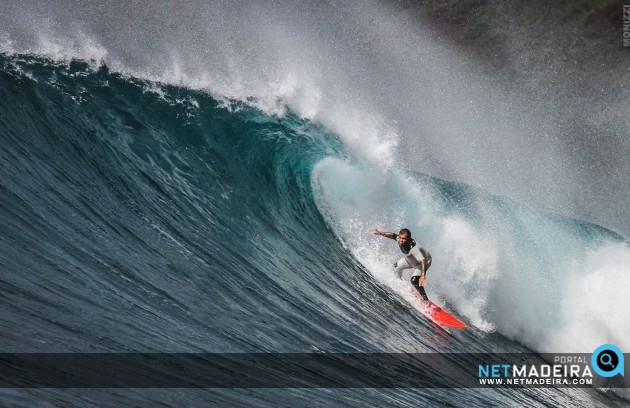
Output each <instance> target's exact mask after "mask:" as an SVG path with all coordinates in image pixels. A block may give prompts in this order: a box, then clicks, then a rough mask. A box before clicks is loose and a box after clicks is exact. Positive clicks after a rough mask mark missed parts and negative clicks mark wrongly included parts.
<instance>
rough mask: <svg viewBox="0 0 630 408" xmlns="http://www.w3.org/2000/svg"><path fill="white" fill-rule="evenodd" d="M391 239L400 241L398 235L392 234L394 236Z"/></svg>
mask: <svg viewBox="0 0 630 408" xmlns="http://www.w3.org/2000/svg"><path fill="white" fill-rule="evenodd" d="M390 238H391V239H398V234H396V233H392V236H391V237H390Z"/></svg>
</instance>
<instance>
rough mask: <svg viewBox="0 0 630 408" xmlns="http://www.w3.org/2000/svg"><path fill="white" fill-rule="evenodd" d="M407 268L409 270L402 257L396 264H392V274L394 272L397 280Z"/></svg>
mask: <svg viewBox="0 0 630 408" xmlns="http://www.w3.org/2000/svg"><path fill="white" fill-rule="evenodd" d="M407 268H411V266H409V263H408V262H407V260H406V259H405V257H404V256H403V257H402V258H400V259H399V260H398V262H396V263H395V264H394V272H396V276H397V277H398V279H400V278H401V277H402V271H403V269H407Z"/></svg>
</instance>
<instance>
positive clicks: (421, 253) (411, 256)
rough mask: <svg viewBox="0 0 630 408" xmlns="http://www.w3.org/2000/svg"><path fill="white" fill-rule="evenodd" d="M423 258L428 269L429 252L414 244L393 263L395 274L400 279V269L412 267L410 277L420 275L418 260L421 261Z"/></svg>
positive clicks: (429, 263) (429, 262) (429, 264)
mask: <svg viewBox="0 0 630 408" xmlns="http://www.w3.org/2000/svg"><path fill="white" fill-rule="evenodd" d="M423 259H426V260H427V270H428V269H429V266H431V254H430V253H429V251H428V250H427V249H426V248H423V247H421V246H419V245H416V246H414V247H413V248H411V249H410V250H409V252H408V253H407V254H405V256H403V257H402V258H400V259H399V260H398V262H396V264H395V265H394V270H395V272H396V276H398V278H399V279H400V278H401V277H402V271H403V270H404V269H409V268H413V269H414V271H413V274H412V275H411V276H412V277H413V276H421V275H422V270H421V269H420V265H421V264H420V262H422V260H423Z"/></svg>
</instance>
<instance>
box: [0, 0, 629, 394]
mask: <svg viewBox="0 0 630 408" xmlns="http://www.w3.org/2000/svg"><path fill="white" fill-rule="evenodd" d="M240 6H241V7H239V8H238V9H236V8H234V7H233V3H232V2H225V3H216V4H213V5H212V6H209V5H204V4H195V3H194V2H190V3H186V4H177V5H168V4H162V3H154V2H150V1H140V2H133V3H128V2H101V3H94V4H92V3H88V2H65V1H58V2H57V1H53V2H39V1H33V2H30V3H29V2H27V3H19V4H18V3H12V2H5V3H3V4H2V5H1V6H0V53H1V54H0V63H1V64H0V66H1V68H2V70H1V75H2V77H0V79H1V81H2V82H1V83H0V86H1V88H0V89H1V91H2V95H3V98H2V99H3V100H2V101H1V103H2V105H0V107H1V110H2V115H1V116H0V134H1V135H2V137H3V140H4V141H5V143H4V147H3V150H2V152H1V153H2V156H1V157H0V165H1V166H2V167H1V169H0V170H1V171H2V183H1V184H0V187H1V188H2V192H3V195H2V200H1V201H0V205H1V206H2V209H3V210H2V219H1V221H0V222H1V226H2V231H3V233H2V234H1V235H0V239H1V240H2V244H3V248H4V249H3V252H2V254H1V256H2V259H3V264H4V267H3V272H2V277H1V278H2V279H1V282H0V284H1V285H2V293H3V300H2V308H3V311H4V312H3V318H2V325H3V326H4V327H7V328H9V330H7V331H4V332H3V333H4V334H3V341H2V342H3V345H4V351H25V350H28V351H103V350H107V351H111V350H114V351H138V350H141V351H147V350H148V351H159V352H164V351H193V352H194V351H220V352H225V351H282V352H287V351H291V352H303V351H308V352H318V351H357V350H360V351H393V352H418V351H419V352H425V351H431V352H442V353H447V354H448V353H450V352H473V351H481V352H502V351H527V350H529V349H531V350H534V351H538V352H546V351H548V352H590V351H591V350H592V349H594V348H595V347H596V346H598V345H599V344H602V343H614V344H617V345H618V346H620V347H621V348H622V349H630V343H629V341H630V340H629V339H630V325H629V324H628V323H627V319H626V316H625V315H624V311H627V310H629V309H630V304H629V303H628V300H627V299H628V298H627V297H626V296H625V292H624V290H625V288H627V287H628V286H629V284H630V281H628V279H629V277H630V275H629V274H628V267H627V265H628V264H629V263H628V261H630V250H629V248H628V242H627V238H625V237H624V235H620V234H618V233H621V234H625V235H626V236H627V233H628V231H630V226H629V224H628V220H629V218H628V217H627V214H626V212H627V209H626V207H627V206H625V203H627V202H628V194H629V192H630V188H628V187H629V186H628V178H627V174H628V169H629V168H630V167H629V161H628V157H630V155H628V154H627V153H630V148H629V146H628V139H627V137H626V135H627V129H628V128H630V124H629V122H628V120H629V119H628V116H627V115H626V114H625V113H626V112H628V111H629V109H628V107H629V99H628V93H627V92H626V91H625V90H624V89H623V88H622V87H621V84H623V81H624V80H625V79H624V78H627V75H628V72H629V71H628V70H626V69H625V67H626V66H627V65H628V61H627V59H622V60H619V61H617V62H615V64H616V65H615V68H614V72H616V73H621V75H620V77H619V79H618V82H616V80H604V79H603V78H604V77H605V76H606V73H605V72H604V71H601V70H599V68H597V66H595V65H597V64H595V63H594V65H593V66H586V67H585V68H584V70H575V69H571V70H569V71H563V70H564V68H565V67H569V66H571V64H572V63H573V62H574V61H575V58H577V57H575V56H572V55H564V54H562V55H561V56H559V57H553V56H554V55H555V54H554V53H555V52H557V51H558V50H557V49H556V48H555V46H554V45H550V46H549V48H547V49H545V52H546V53H547V54H548V55H549V58H547V57H541V56H540V55H538V54H536V53H537V52H539V50H536V49H528V48H519V47H518V46H517V45H518V44H522V43H527V41H528V38H530V36H531V35H533V34H532V30H534V31H535V28H536V27H535V26H531V27H530V26H528V25H525V26H524V27H523V28H522V29H521V30H520V31H519V32H516V33H515V32H512V31H510V30H503V31H501V30H499V34H500V35H499V37H500V38H501V40H497V43H496V44H494V45H497V47H498V48H501V47H499V43H501V44H503V45H505V44H504V42H503V41H505V42H507V43H509V44H511V45H512V47H507V48H505V47H503V48H502V51H501V52H503V54H502V55H503V56H504V57H505V55H506V54H507V55H508V59H507V60H506V61H504V62H506V64H507V65H509V66H511V67H512V68H514V69H515V71H514V72H512V73H511V74H510V75H507V74H506V73H505V72H498V73H497V72H496V71H494V69H495V68H496V67H495V68H493V67H488V66H486V65H483V64H482V63H480V62H479V57H478V56H475V55H471V54H475V53H474V52H472V51H470V50H468V52H463V51H462V48H461V47H459V46H458V45H457V44H453V43H452V42H451V41H449V38H448V36H447V35H446V34H445V33H444V32H441V31H439V30H436V28H435V26H434V25H432V24H430V23H429V22H428V21H430V19H427V20H425V17H427V15H430V12H433V11H435V10H432V9H431V5H428V6H426V8H422V7H419V8H417V9H413V8H412V9H406V8H405V7H402V6H401V7H398V6H391V5H383V4H381V3H377V2H356V3H355V2H343V3H329V4H327V5H325V6H322V5H320V4H309V3H300V4H297V3H290V4H286V3H284V2H267V3H260V2H243V3H240ZM488 8H489V9H488ZM525 8H526V9H527V10H529V11H528V12H530V13H533V11H532V10H531V9H529V8H527V7H525ZM484 10H485V11H486V12H487V13H486V14H484V17H483V18H481V20H480V21H482V22H486V21H487V20H484V18H486V19H489V22H490V23H492V22H496V21H503V20H505V19H508V20H509V15H508V11H506V10H505V9H504V8H502V6H496V7H494V8H493V6H486V9H484ZM414 13H419V15H420V17H419V16H418V15H416V14H414ZM534 15H535V13H534ZM488 16H491V17H488ZM492 16H493V17H492ZM475 18H478V17H475ZM543 20H544V19H543ZM573 33H574V34H575V31H573ZM556 35H557V36H558V39H559V41H560V42H562V41H561V40H562V38H564V37H562V34H561V33H556ZM591 46H592V45H589V44H586V45H584V46H583V49H584V50H587V49H588V50H591V49H592V48H590V47H591ZM506 49H507V50H508V51H509V52H507V51H506ZM498 52H499V51H498ZM602 52H604V51H602ZM510 55H511V56H512V57H513V59H512V57H509V56H510ZM611 55H618V54H611ZM574 57H575V58H574ZM615 58H616V57H615ZM500 59H501V58H499V60H500ZM541 61H542V62H541ZM548 62H551V63H552V64H555V65H556V66H557V72H556V71H554V70H553V69H551V68H549V67H547V63H548ZM543 65H544V66H545V67H544V69H543ZM538 68H540V70H537V69H538ZM611 69H612V68H611ZM528 70H530V71H531V72H540V74H539V75H538V74H536V73H533V74H532V73H526V72H525V71H528ZM508 71H509V69H508ZM528 72H529V71H528ZM554 72H555V73H554ZM563 72H570V77H569V78H563V75H562V73H563ZM537 75H538V76H537ZM587 79H588V80H590V81H591V82H589V84H588V86H586V85H585V86H584V88H583V89H582V90H578V91H575V92H574V91H572V90H571V85H570V84H571V83H579V82H580V81H586V80H587ZM511 80H514V81H512V82H510V81H511ZM617 85H618V86H619V87H617V88H616V86H617ZM594 89H601V94H599V93H597V94H596V93H594V92H595V91H593V90H594ZM543 90H547V91H548V92H543ZM597 92H599V91H597ZM567 112H571V115H570V117H567V116H566V115H565V114H566V113H567ZM560 117H562V118H563V119H562V120H559V118H560ZM586 125H588V126H586ZM576 129H578V130H576ZM579 129H582V130H579ZM582 131H583V133H582ZM584 137H586V138H587V139H588V141H586V142H584V143H583V138H584ZM543 210H544V211H543ZM580 220H586V221H580ZM589 221H590V222H589ZM593 223H594V224H593ZM598 224H599V225H598ZM600 225H601V226H600ZM373 226H376V227H379V228H380V229H384V230H397V229H398V228H401V227H408V228H410V229H411V230H412V232H413V233H414V235H415V236H416V237H417V239H418V240H419V241H420V242H421V243H422V244H423V245H425V246H427V247H428V248H429V249H430V250H431V252H432V254H433V256H434V264H433V266H432V268H431V270H430V272H429V276H428V279H429V288H428V291H429V295H430V296H431V297H432V298H433V299H436V301H437V302H438V303H439V304H442V305H445V306H447V307H448V308H449V309H450V310H452V311H453V312H455V313H456V314H457V315H458V316H460V317H462V318H463V319H464V320H466V322H468V323H469V324H470V325H471V328H470V329H469V330H466V331H464V332H454V333H449V332H445V333H442V332H438V334H436V331H435V328H434V327H432V326H431V325H430V324H429V323H428V322H427V320H426V319H424V318H423V317H422V316H421V315H420V314H418V313H417V310H416V307H417V303H416V300H415V298H414V297H413V296H412V295H411V291H410V286H409V284H408V277H407V276H406V275H405V276H404V279H403V280H402V281H400V280H397V279H395V278H394V275H393V273H392V271H391V265H392V262H393V261H394V260H395V259H397V258H398V257H399V253H397V248H396V246H395V244H394V243H393V241H389V240H384V239H378V238H377V237H374V236H372V235H371V234H368V233H367V229H368V228H370V227H373ZM602 226H603V227H602ZM605 227H606V228H605ZM607 228H611V229H614V230H616V231H617V232H613V231H612V230H611V229H607ZM573 391H575V393H573ZM590 391H591V390H572V393H567V394H565V393H563V392H560V391H558V390H535V391H534V392H532V393H530V392H529V391H528V392H523V393H520V392H517V393H515V394H514V395H512V394H510V395H500V394H499V393H493V392H490V393H486V392H483V391H479V390H466V393H465V395H466V397H461V396H460V395H457V394H456V393H455V394H453V393H449V392H447V391H444V393H443V394H440V395H441V397H443V400H444V401H449V402H450V403H453V404H456V405H457V404H463V403H464V401H467V399H469V398H476V399H479V401H493V402H494V403H496V404H503V405H505V404H515V403H517V402H522V401H527V402H530V403H532V402H533V403H536V401H538V403H540V401H553V402H555V403H556V404H557V405H570V404H571V403H572V402H575V401H578V403H581V404H582V405H585V406H588V405H593V404H606V405H612V406H614V405H615V404H617V403H618V401H617V400H615V397H614V396H608V395H606V396H602V395H600V394H598V393H595V392H590ZM234 395H235V394H229V393H228V395H227V396H226V397H225V398H227V400H229V401H232V402H233V403H247V404H252V405H255V404H256V402H259V400H258V399H257V398H251V399H247V398H244V397H243V396H242V395H238V396H236V397H235V396H234ZM435 395H437V394H431V393H427V392H418V393H417V394H416V393H414V392H410V393H407V394H400V395H397V394H395V393H392V394H388V393H386V392H385V393H384V394H382V395H379V396H378V397H379V398H382V400H383V401H388V402H392V401H394V402H396V403H399V404H403V405H411V404H415V403H417V402H418V401H420V402H425V403H431V402H432V401H434V400H435V399H434V398H435ZM48 397H50V396H48ZM281 397H282V396H278V395H274V397H273V398H271V399H270V400H272V401H279V400H280V398H281ZM294 397H295V400H297V401H300V398H303V397H302V396H301V394H300V392H297V394H294ZM329 397H330V401H332V402H331V403H335V404H339V405H344V404H349V405H352V403H349V402H347V401H345V400H344V397H343V395H342V393H339V394H334V395H331V396H329ZM352 397H353V398H357V399H356V400H355V403H357V404H360V403H361V402H363V403H367V402H373V401H372V400H371V399H370V398H369V397H368V396H365V395H363V396H358V395H357V394H353V395H352ZM390 397H391V398H392V399H391V400H390V399H389V398H390ZM64 398H65V397H64ZM112 398H113V399H111V400H109V401H110V403H111V404H115V401H116V399H115V398H114V397H112ZM231 398H234V399H231ZM260 398H261V399H262V400H265V397H264V393H263V396H262V397H260ZM18 399H19V398H18ZM213 401H214V400H213ZM357 401H358V402H357ZM74 403H75V404H76V403H77V401H74ZM25 405H28V403H26V404H25ZM174 405H177V404H174Z"/></svg>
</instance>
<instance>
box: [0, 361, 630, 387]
mask: <svg viewBox="0 0 630 408" xmlns="http://www.w3.org/2000/svg"><path fill="white" fill-rule="evenodd" d="M621 356H623V355H620V357H621ZM605 361H608V360H606V359H605ZM612 363H613V364H617V366H615V367H616V368H615V369H616V370H617V372H618V373H617V374H616V375H615V376H613V377H610V378H605V377H602V376H601V375H599V374H597V373H596V372H595V371H594V370H593V369H592V367H591V366H590V364H591V355H590V354H542V355H539V354H470V353H453V354H446V353H445V354H438V353H424V354H422V353H418V354H391V353H322V354H310V353H202V354H194V353H179V354H165V353H128V354H124V353H123V354H120V353H65V354H57V353H16V354H0V387H2V388H505V387H514V388H522V387H545V388H566V387H577V388H588V387H605V388H627V387H629V385H628V382H627V380H625V377H624V376H623V374H625V367H623V366H622V365H623V363H624V358H623V357H621V358H618V359H616V360H614V361H613V362H612ZM603 368H604V369H609V367H606V366H604V367H603ZM604 375H606V373H604Z"/></svg>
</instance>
